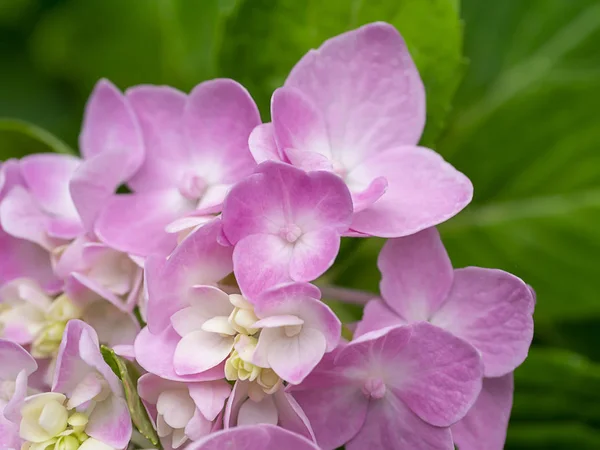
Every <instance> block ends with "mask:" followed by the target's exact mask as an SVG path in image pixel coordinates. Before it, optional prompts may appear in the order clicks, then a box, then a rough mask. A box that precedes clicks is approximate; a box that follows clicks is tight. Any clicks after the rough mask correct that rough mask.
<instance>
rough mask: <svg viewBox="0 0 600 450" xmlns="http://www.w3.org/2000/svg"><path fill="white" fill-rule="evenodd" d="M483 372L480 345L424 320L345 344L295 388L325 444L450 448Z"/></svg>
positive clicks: (351, 448) (357, 448)
mask: <svg viewBox="0 0 600 450" xmlns="http://www.w3.org/2000/svg"><path fill="white" fill-rule="evenodd" d="M481 377H482V363H481V358H480V356H479V354H478V353H477V351H476V350H475V349H474V348H473V347H472V346H470V345H469V344H467V343H466V342H464V341H463V340H462V339H459V338H457V337H455V336H453V335H452V334H450V333H448V332H446V331H444V330H441V329H439V328H437V327H435V326H433V325H430V324H428V323H426V322H421V323H416V324H412V325H408V326H400V327H392V328H387V329H384V330H380V331H375V332H371V333H368V334H366V335H364V336H362V337H361V338H359V339H357V340H355V341H352V342H350V343H349V344H347V345H344V346H341V347H339V348H338V349H336V350H335V351H334V352H332V353H329V354H328V355H326V356H325V358H324V359H323V361H322V362H321V363H320V364H319V365H318V366H317V367H316V369H315V370H314V371H313V372H312V373H311V374H310V375H309V376H308V377H307V378H306V380H305V381H304V382H303V383H302V384H300V385H299V386H294V387H293V388H292V389H291V391H292V392H293V394H294V398H296V400H297V401H298V403H299V404H300V406H301V407H302V409H303V410H304V412H305V413H306V415H307V416H308V418H309V420H310V422H311V425H312V427H313V430H314V432H315V435H316V437H317V442H318V444H319V445H320V446H321V447H322V448H323V449H324V450H332V449H335V448H337V447H339V446H341V445H344V444H345V445H346V448H347V449H348V450H364V449H372V450H379V449H381V450H391V449H398V450H404V449H406V450H408V449H411V450H412V449H423V450H425V449H427V450H433V449H440V450H442V449H444V450H446V449H448V448H452V435H451V432H450V428H448V427H449V426H450V425H451V424H453V423H454V422H456V421H458V420H459V419H461V418H462V417H463V416H464V415H465V414H466V413H467V411H468V410H469V408H470V407H471V406H472V405H473V403H474V402H475V399H476V398H477V395H478V394H479V391H480V389H481Z"/></svg>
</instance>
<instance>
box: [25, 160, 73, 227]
mask: <svg viewBox="0 0 600 450" xmlns="http://www.w3.org/2000/svg"><path fill="white" fill-rule="evenodd" d="M80 163H81V160H80V159H79V158H77V157H75V156H70V155H59V154H53V153H41V154H35V155H29V156H26V157H24V158H23V159H22V160H21V174H22V175H23V178H24V179H25V182H26V183H27V188H28V190H29V192H30V193H31V195H32V196H33V197H34V198H35V199H36V200H37V202H38V204H39V205H40V206H41V207H42V209H44V211H46V212H47V213H49V214H52V215H54V216H59V217H64V218H69V219H72V220H74V221H78V215H77V210H76V209H75V205H74V204H73V201H72V200H71V194H70V193H69V181H70V180H71V177H72V176H73V173H74V172H75V170H76V169H77V167H78V166H79V165H80Z"/></svg>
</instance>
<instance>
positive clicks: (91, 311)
mask: <svg viewBox="0 0 600 450" xmlns="http://www.w3.org/2000/svg"><path fill="white" fill-rule="evenodd" d="M82 319H84V320H85V322H87V323H89V324H90V325H91V326H92V327H93V328H94V329H95V330H96V332H97V333H98V338H99V339H100V342H102V343H103V344H105V345H108V346H109V347H113V346H115V345H131V344H133V342H134V340H135V338H136V336H137V334H138V332H139V331H140V326H139V324H138V321H137V319H136V318H135V316H134V315H133V313H132V312H130V311H123V309H120V308H117V307H116V306H115V305H113V304H112V303H110V302H107V301H104V300H99V301H95V302H93V303H92V304H91V305H89V306H87V307H86V308H85V310H84V312H83V316H82Z"/></svg>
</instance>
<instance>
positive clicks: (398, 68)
mask: <svg viewBox="0 0 600 450" xmlns="http://www.w3.org/2000/svg"><path fill="white" fill-rule="evenodd" d="M285 86H286V87H294V88H297V89H299V90H300V91H302V92H303V93H304V95H306V96H307V97H308V98H309V99H310V100H311V101H312V102H313V103H314V105H315V106H316V107H317V108H318V109H319V110H320V111H322V112H323V114H324V116H325V122H326V127H327V131H328V134H329V140H330V142H331V148H332V153H333V156H334V159H337V160H338V161H340V162H342V163H343V165H344V166H345V167H346V168H351V167H354V166H355V165H357V164H359V163H360V162H361V161H362V160H363V159H364V158H365V157H367V156H369V155H373V154H375V153H378V152H380V151H383V150H387V149H388V148H391V147H393V146H397V145H400V144H409V145H410V144H416V143H417V142H418V141H419V138H420V137H421V132H422V131H423V126H424V124H425V91H424V89H423V84H422V82H421V79H420V77H419V73H418V71H417V69H416V67H415V65H414V63H413V61H412V59H411V57H410V54H409V53H408V50H407V48H406V45H405V43H404V41H403V39H402V37H401V36H400V34H399V33H398V32H397V31H396V29H395V28H394V27H393V26H392V25H389V24H386V23H373V24H369V25H365V26H363V27H361V28H358V29H357V30H353V31H350V32H347V33H344V34H341V35H339V36H336V37H334V38H332V39H329V40H328V41H326V42H325V43H323V45H321V47H320V48H319V49H318V50H316V51H315V50H311V51H310V52H308V53H307V54H306V55H305V56H304V57H303V58H302V59H301V60H300V61H299V62H298V63H297V64H296V66H295V67H294V68H293V69H292V71H291V73H290V75H289V76H288V79H287V80H286V82H285Z"/></svg>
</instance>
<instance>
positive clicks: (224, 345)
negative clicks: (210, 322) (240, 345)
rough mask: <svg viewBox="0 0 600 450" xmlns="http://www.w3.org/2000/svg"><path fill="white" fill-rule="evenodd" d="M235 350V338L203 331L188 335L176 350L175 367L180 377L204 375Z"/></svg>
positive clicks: (182, 339)
mask: <svg viewBox="0 0 600 450" xmlns="http://www.w3.org/2000/svg"><path fill="white" fill-rule="evenodd" d="M232 349H233V337H232V336H227V337H224V336H221V335H220V334H218V333H210V332H206V331H202V330H198V331H192V332H191V333H188V334H186V335H185V336H184V337H183V338H181V340H180V341H179V343H178V344H177V348H176V349H175V354H174V357H173V366H174V368H175V372H176V373H177V374H178V375H193V374H197V373H202V372H204V371H207V370H209V369H212V368H213V367H216V366H218V365H219V364H221V363H222V362H223V361H224V360H225V359H226V358H227V357H228V356H229V353H230V352H231V350H232Z"/></svg>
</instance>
